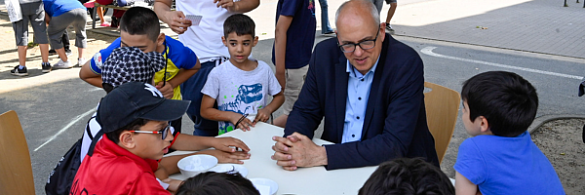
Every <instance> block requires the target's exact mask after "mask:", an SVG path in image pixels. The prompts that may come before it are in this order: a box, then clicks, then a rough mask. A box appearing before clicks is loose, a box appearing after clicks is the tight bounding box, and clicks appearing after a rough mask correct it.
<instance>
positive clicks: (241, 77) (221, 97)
mask: <svg viewBox="0 0 585 195" xmlns="http://www.w3.org/2000/svg"><path fill="white" fill-rule="evenodd" d="M280 90H281V89H280V84H279V83H278V80H276V77H275V76H274V72H272V69H270V67H269V66H268V64H266V63H265V62H263V61H258V67H256V68H255V69H254V70H251V71H244V70H242V69H239V68H238V67H236V66H234V65H233V64H232V63H231V62H230V61H226V62H224V63H223V64H221V65H219V66H217V67H215V68H214V69H213V70H212V71H211V72H210V73H209V76H208V78H207V82H206V83H205V86H204V87H203V89H202V90H201V93H203V94H205V95H208V96H210V97H212V98H214V99H215V100H216V101H217V107H218V109H219V110H221V111H232V112H237V113H240V114H256V112H257V111H258V110H259V109H261V108H264V107H265V106H266V105H267V104H268V102H267V100H268V98H267V97H266V96H268V95H269V96H274V95H276V94H278V93H280ZM233 129H234V124H231V123H230V122H229V121H220V122H219V132H220V134H221V133H226V132H229V131H231V130H233Z"/></svg>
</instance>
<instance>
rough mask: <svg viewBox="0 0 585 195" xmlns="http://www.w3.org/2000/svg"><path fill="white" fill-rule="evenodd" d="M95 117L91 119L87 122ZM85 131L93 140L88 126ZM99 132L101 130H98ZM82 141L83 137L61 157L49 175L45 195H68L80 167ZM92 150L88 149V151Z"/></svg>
mask: <svg viewBox="0 0 585 195" xmlns="http://www.w3.org/2000/svg"><path fill="white" fill-rule="evenodd" d="M93 118H95V117H91V118H90V119H89V120H91V119H93ZM85 131H86V133H87V135H88V136H89V138H90V139H91V140H93V135H92V134H91V130H90V127H89V121H88V126H87V128H85ZM100 132H101V130H100ZM82 141H83V136H82V137H81V139H79V140H77V142H75V144H73V146H71V148H69V151H67V153H65V155H63V157H61V160H59V163H57V166H55V168H54V169H53V171H52V172H51V174H50V175H49V180H48V181H47V184H46V185H45V193H46V194H47V195H69V191H70V190H71V184H72V183H73V179H75V174H77V169H79V166H80V165H81V159H80V153H81V142H82ZM91 150H93V148H90V151H91Z"/></svg>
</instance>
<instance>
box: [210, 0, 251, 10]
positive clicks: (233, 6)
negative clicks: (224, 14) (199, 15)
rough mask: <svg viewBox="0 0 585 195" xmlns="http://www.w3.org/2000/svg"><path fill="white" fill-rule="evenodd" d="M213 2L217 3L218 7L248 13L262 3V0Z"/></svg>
mask: <svg viewBox="0 0 585 195" xmlns="http://www.w3.org/2000/svg"><path fill="white" fill-rule="evenodd" d="M213 3H216V4H217V7H223V8H226V9H227V10H228V11H229V12H233V13H246V12H249V11H252V10H254V9H256V8H257V7H258V6H259V5H260V0H241V1H236V2H234V0H214V1H213Z"/></svg>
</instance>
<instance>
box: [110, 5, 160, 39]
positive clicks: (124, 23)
mask: <svg viewBox="0 0 585 195" xmlns="http://www.w3.org/2000/svg"><path fill="white" fill-rule="evenodd" d="M120 30H121V31H124V32H127V33H128V34H131V35H147V36H148V38H149V39H150V40H152V41H154V42H156V39H157V38H158V35H160V23H159V22H158V17H157V16H156V13H154V11H152V10H150V9H148V8H144V7H132V8H130V9H128V10H127V11H126V12H125V13H124V15H123V16H122V18H121V19H120Z"/></svg>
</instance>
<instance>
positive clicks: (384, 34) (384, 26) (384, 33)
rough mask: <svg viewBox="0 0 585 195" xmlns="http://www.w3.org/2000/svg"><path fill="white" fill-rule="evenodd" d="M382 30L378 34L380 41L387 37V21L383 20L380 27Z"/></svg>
mask: <svg viewBox="0 0 585 195" xmlns="http://www.w3.org/2000/svg"><path fill="white" fill-rule="evenodd" d="M378 30H379V31H380V34H379V35H378V36H380V37H378V40H380V42H384V39H385V38H386V22H382V23H380V29H378Z"/></svg>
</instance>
